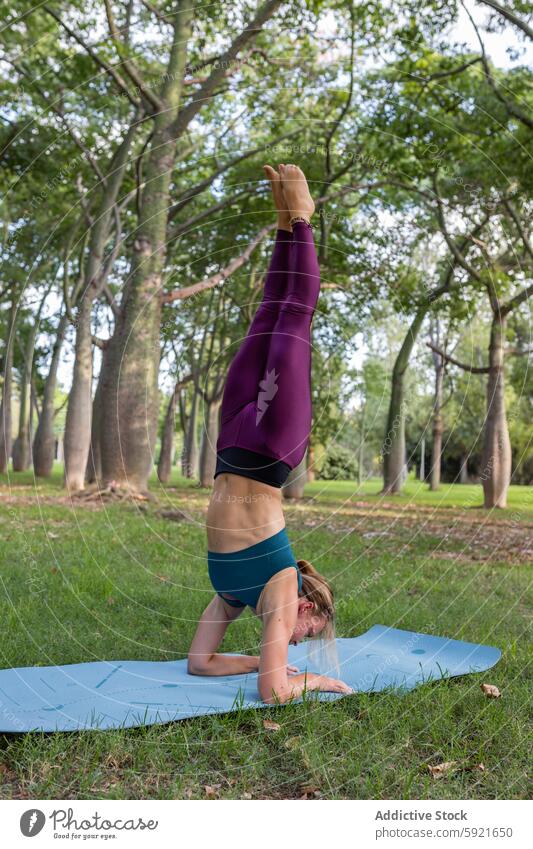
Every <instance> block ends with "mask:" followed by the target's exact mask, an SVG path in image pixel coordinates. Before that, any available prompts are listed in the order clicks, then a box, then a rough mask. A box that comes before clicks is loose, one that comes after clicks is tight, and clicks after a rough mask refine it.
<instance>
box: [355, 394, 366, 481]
mask: <svg viewBox="0 0 533 849" xmlns="http://www.w3.org/2000/svg"><path fill="white" fill-rule="evenodd" d="M365 417H366V401H365V402H364V403H363V408H362V410H361V427H360V430H361V438H360V440H359V451H358V455H359V456H358V462H357V486H358V487H359V488H361V486H362V484H363V465H364V459H365Z"/></svg>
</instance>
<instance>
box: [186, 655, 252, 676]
mask: <svg viewBox="0 0 533 849" xmlns="http://www.w3.org/2000/svg"><path fill="white" fill-rule="evenodd" d="M258 667H259V657H257V656H256V655H248V654H237V655H235V654H233V655H232V654H212V655H211V657H210V658H209V660H207V661H205V662H203V663H201V664H194V663H191V662H190V661H189V666H188V670H187V671H188V672H189V674H190V675H243V674H245V673H247V672H257V669H258Z"/></svg>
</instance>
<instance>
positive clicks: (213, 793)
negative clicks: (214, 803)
mask: <svg viewBox="0 0 533 849" xmlns="http://www.w3.org/2000/svg"><path fill="white" fill-rule="evenodd" d="M221 787H222V785H221V784H204V792H205V795H206V796H207V798H208V799H216V798H217V796H218V791H219V790H220V788H221Z"/></svg>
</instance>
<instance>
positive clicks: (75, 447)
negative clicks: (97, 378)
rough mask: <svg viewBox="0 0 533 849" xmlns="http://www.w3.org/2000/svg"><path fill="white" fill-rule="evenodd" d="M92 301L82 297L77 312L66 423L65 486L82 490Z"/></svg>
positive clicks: (88, 410) (89, 388)
mask: <svg viewBox="0 0 533 849" xmlns="http://www.w3.org/2000/svg"><path fill="white" fill-rule="evenodd" d="M92 305H93V299H92V297H91V296H89V295H88V294H85V296H84V297H83V299H82V301H81V303H80V305H79V310H78V316H77V332H76V348H75V355H74V371H73V377H72V386H71V389H70V394H69V399H68V406H67V416H66V421H65V436H64V450H65V486H66V487H67V488H68V489H69V491H74V492H75V491H76V490H79V489H83V487H84V484H85V470H86V468H87V457H88V455H89V446H90V443H91V416H92V397H91V395H92V380H93V343H92V332H91V314H92Z"/></svg>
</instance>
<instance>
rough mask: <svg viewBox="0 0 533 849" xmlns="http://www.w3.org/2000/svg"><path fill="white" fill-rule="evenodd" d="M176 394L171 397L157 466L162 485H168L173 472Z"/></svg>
mask: <svg viewBox="0 0 533 849" xmlns="http://www.w3.org/2000/svg"><path fill="white" fill-rule="evenodd" d="M175 417H176V392H175V391H174V392H173V393H172V395H171V396H170V400H169V402H168V406H167V412H166V415H165V421H164V423H163V432H162V434H161V451H160V452H159V462H158V464H157V477H158V478H159V480H160V481H161V483H168V481H169V479H170V473H171V471H172V452H173V450H174V431H175V427H176V423H175Z"/></svg>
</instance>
